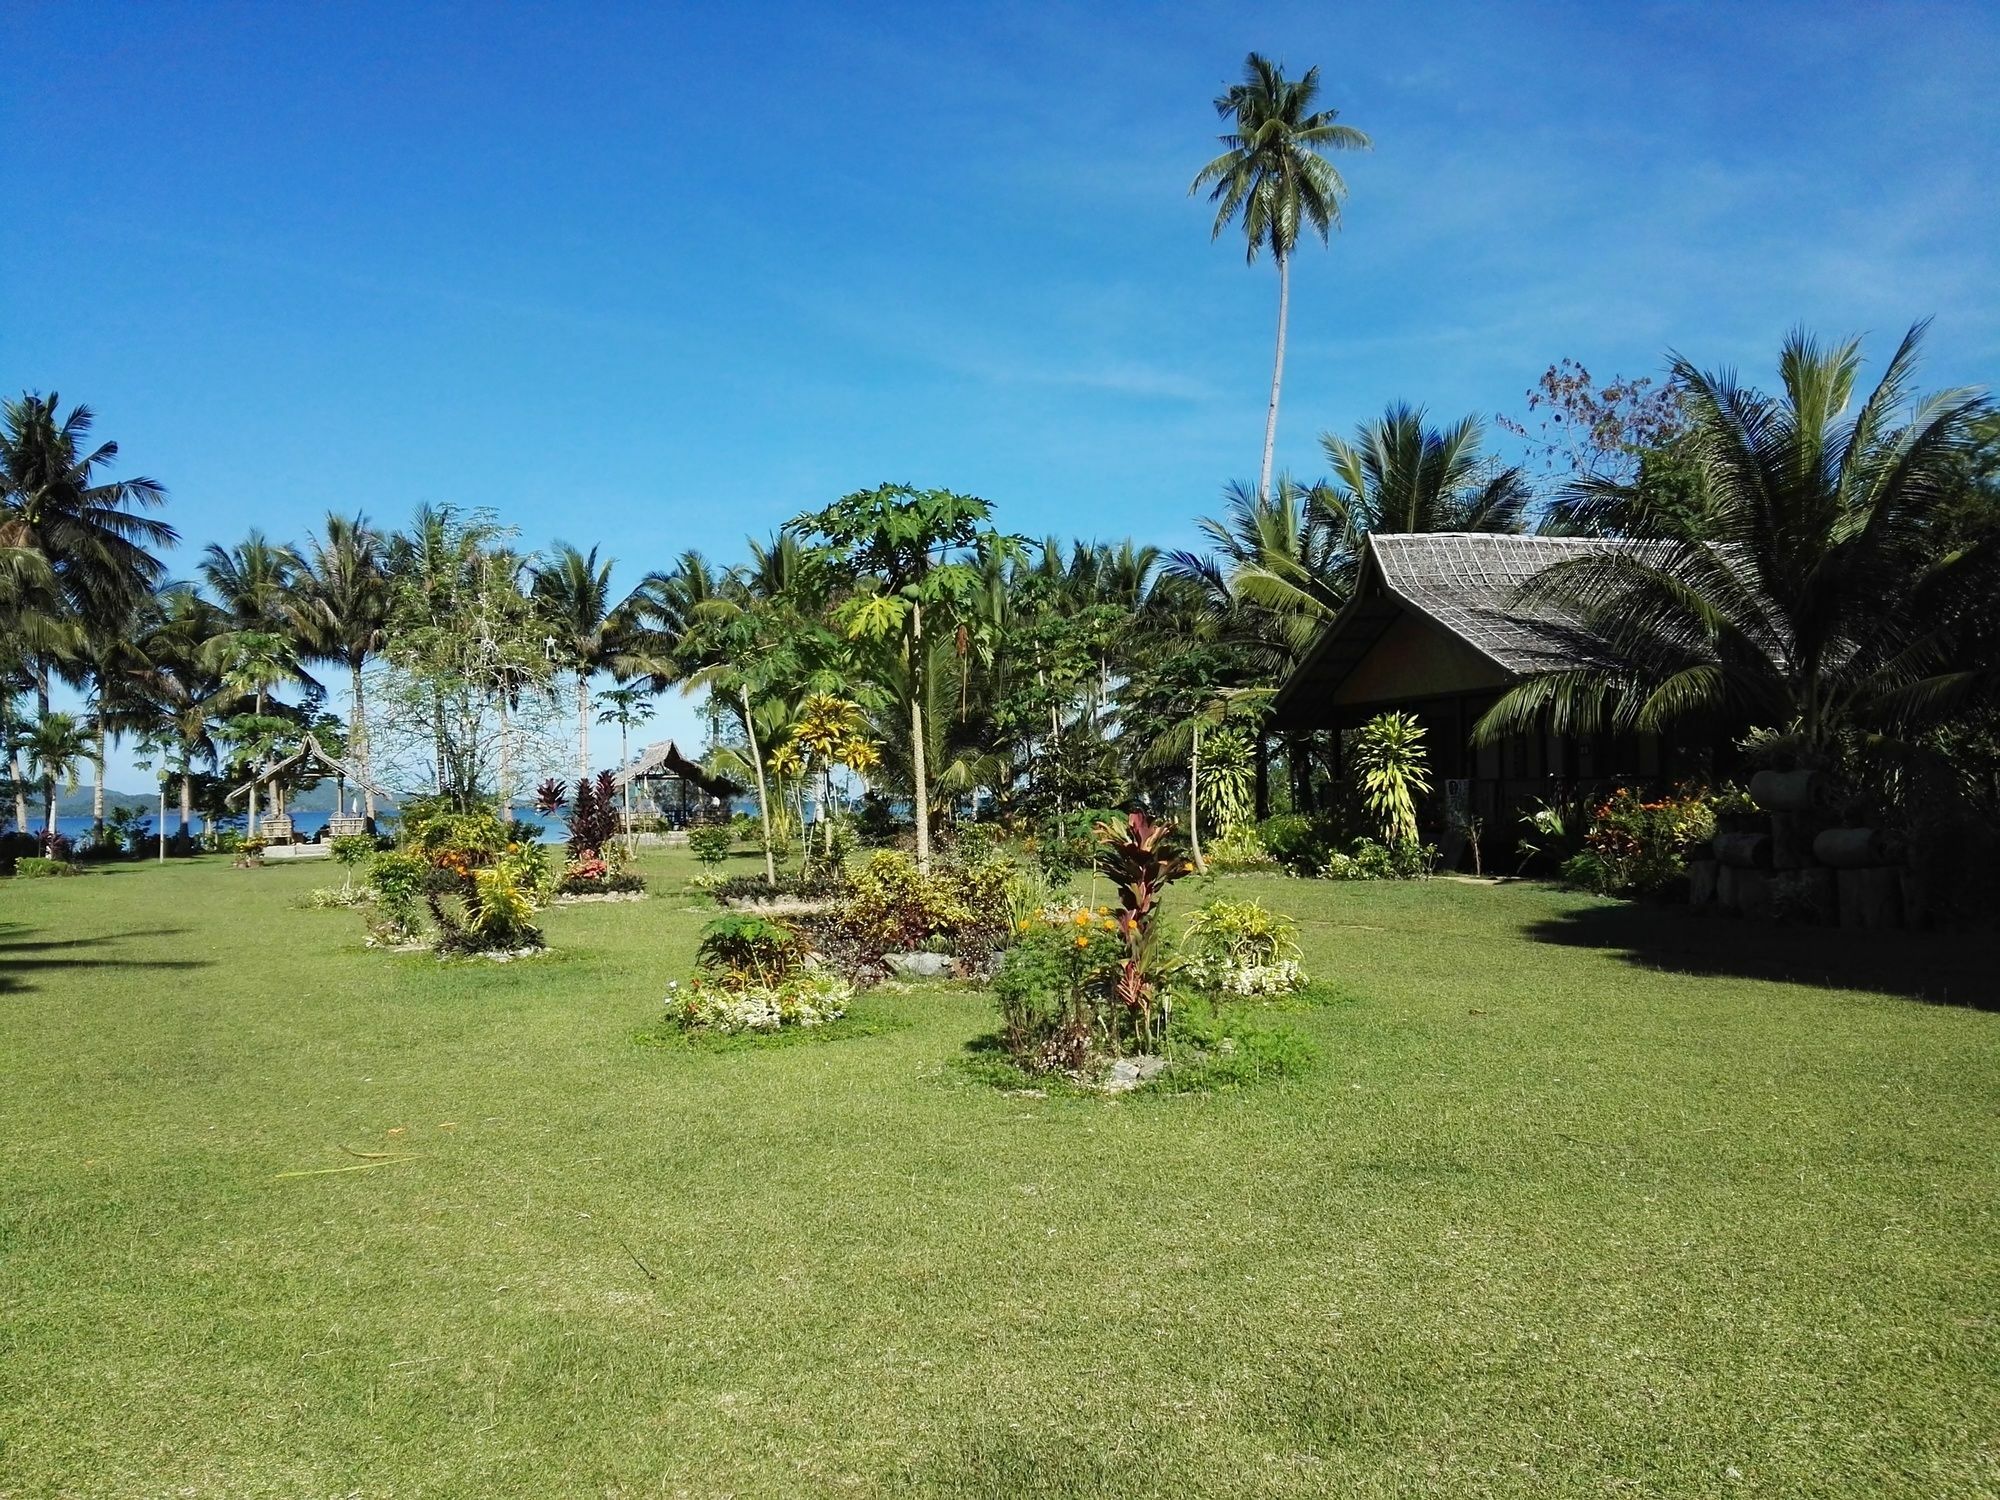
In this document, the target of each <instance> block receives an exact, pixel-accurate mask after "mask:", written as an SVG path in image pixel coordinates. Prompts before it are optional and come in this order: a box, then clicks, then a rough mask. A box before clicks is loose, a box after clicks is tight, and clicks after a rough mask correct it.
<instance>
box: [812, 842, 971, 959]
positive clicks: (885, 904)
mask: <svg viewBox="0 0 2000 1500" xmlns="http://www.w3.org/2000/svg"><path fill="white" fill-rule="evenodd" d="M1009 873H1010V867H1009V866H1008V865H1007V863H1006V861H1004V860H1000V859H982V860H980V861H977V862H975V863H972V864H960V863H957V862H956V861H952V860H939V861H937V862H936V863H934V864H933V866H932V869H931V873H930V874H928V875H926V874H924V873H923V872H922V871H921V870H919V869H918V868H917V862H916V861H915V860H914V859H912V858H911V857H910V856H909V855H907V854H901V853H898V852H895V851H893V850H887V849H884V850H880V851H878V852H876V853H875V854H872V855H870V856H869V857H868V859H867V860H866V862H864V863H863V864H862V866H861V867H860V868H859V869H858V870H855V871H854V872H852V873H851V874H850V875H849V877H848V884H847V890H846V893H845V895H843V896H842V897H841V899H840V903H839V905H838V907H837V908H836V909H835V912H834V922H835V925H836V926H838V927H839V929H840V930H841V931H842V932H843V933H845V934H846V935H847V936H849V937H850V938H853V939H855V940H856V941H858V942H860V943H862V944H864V945H866V946H867V947H869V948H870V949H872V950H873V951H874V952H875V953H877V954H882V953H914V952H918V951H921V950H923V949H924V948H926V947H927V946H928V945H930V944H931V943H932V942H933V940H935V939H939V938H946V939H950V940H951V942H952V950H953V951H954V952H956V953H958V954H960V955H961V956H962V957H968V958H973V957H978V956H980V955H983V954H987V953H991V952H992V951H993V950H994V949H996V948H998V947H1000V946H1001V945H1002V944H1003V943H1005V942H1006V940H1007V928H1008V922H1009V920H1010V918H1009V911H1008V905H1007V877H1008V874H1009Z"/></svg>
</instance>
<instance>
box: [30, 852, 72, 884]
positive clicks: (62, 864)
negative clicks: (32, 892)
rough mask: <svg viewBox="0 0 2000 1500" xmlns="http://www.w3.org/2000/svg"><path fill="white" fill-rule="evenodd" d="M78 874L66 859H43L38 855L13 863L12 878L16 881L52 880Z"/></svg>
mask: <svg viewBox="0 0 2000 1500" xmlns="http://www.w3.org/2000/svg"><path fill="white" fill-rule="evenodd" d="M77 873H79V872H78V870H77V868H76V866H75V865H73V864H71V863H70V862H69V861H68V860H66V859H44V858H42V857H41V856H40V855H30V856H28V857H27V858H26V859H20V860H16V861H15V862H14V876H15V878H16V879H17V880H54V879H60V878H61V877H63V876H66V875H75V874H77Z"/></svg>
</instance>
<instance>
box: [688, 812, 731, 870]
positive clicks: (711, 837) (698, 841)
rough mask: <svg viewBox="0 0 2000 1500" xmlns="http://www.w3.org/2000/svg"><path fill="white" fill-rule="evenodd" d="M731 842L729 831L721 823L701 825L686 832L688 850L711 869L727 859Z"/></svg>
mask: <svg viewBox="0 0 2000 1500" xmlns="http://www.w3.org/2000/svg"><path fill="white" fill-rule="evenodd" d="M731 842H732V836H731V834H730V831H729V829H728V828H727V827H726V826H725V825H723V824H721V823H702V824H699V825H697V826H696V827H693V828H690V829H689V830H688V849H689V850H690V851H691V852H692V853H693V855H694V857H695V858H696V859H698V860H700V861H701V862H702V864H703V865H705V866H707V867H709V868H711V869H713V868H714V867H715V866H716V865H719V864H721V863H722V862H723V860H725V859H727V858H728V857H729V846H730V843H731Z"/></svg>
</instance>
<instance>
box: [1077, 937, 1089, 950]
mask: <svg viewBox="0 0 2000 1500" xmlns="http://www.w3.org/2000/svg"><path fill="white" fill-rule="evenodd" d="M1076 945H1077V947H1079V948H1088V947H1089V946H1090V939H1089V938H1087V937H1079V938H1078V939H1077V940H1076Z"/></svg>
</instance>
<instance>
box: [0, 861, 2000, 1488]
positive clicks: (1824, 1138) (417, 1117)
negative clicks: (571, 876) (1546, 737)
mask: <svg viewBox="0 0 2000 1500" xmlns="http://www.w3.org/2000/svg"><path fill="white" fill-rule="evenodd" d="M662 873H666V872H665V867H664V866H660V865H656V866H655V874H656V875H659V874H662ZM684 873H685V869H684V868H682V867H678V866H677V867H675V868H674V869H673V870H672V872H671V874H669V875H668V878H667V879H666V880H665V881H664V882H663V883H665V884H672V883H674V882H675V880H676V879H677V878H678V876H680V875H682V874H684ZM335 878H337V876H336V873H335V872H333V871H330V870H328V869H327V868H326V867H324V866H318V867H311V868H306V869H286V868H271V869H266V870H261V871H254V872H253V871H239V870H233V869H230V868H228V867H227V865H226V864H224V863H222V862H219V861H202V862H199V863H197V864H194V865H189V866H172V867H168V868H164V869H161V868H155V867H151V866H139V867H131V868H123V869H118V870H114V871H109V872H103V873H97V874H92V875H90V876H88V877H87V878H84V879H78V880H71V881H39V882H25V881H13V882H5V883H0V1082H4V1087H0V1153H4V1154H0V1495H5V1496H10V1497H12V1496H28V1495H37V1496H39V1495H88V1496H122V1495H131V1496H138V1495H146V1496H166V1495H173V1496H182V1495H193V1496H224V1495H227V1496H249V1495H271V1496H346V1495H350V1494H352V1495H361V1496H371V1497H372V1496H397V1497H411V1496H498V1495H520V1496H553V1495H593V1496H640V1495H649V1496H650V1495H700V1496H711V1495H771V1496H793V1495H804V1494H818V1493H834V1494H857V1495H870V1494H896V1493H906V1492H907V1493H918V1494H945V1495H985V1496H994V1497H1015V1496H1037V1495H1065V1496H1070V1495H1073V1496H1098V1495H1188V1496H1219V1495H1257V1496H1266V1495H1298V1496H1322V1495H1331V1494H1339V1495H1370V1496H1372V1495H1384V1496H1387V1495H1417V1494H1423V1495H1431V1494H1435V1495H1453V1496H1457V1495H1484V1494H1495V1495H1560V1496H1572V1495H1623V1494H1635V1495H1737V1494H1741V1495H1859V1494H1871V1495H1874V1494H1894V1495H1911V1496H1925V1497H1940V1496H1971V1495H1980V1494H1993V1493H1996V1492H2000V1414H1997V1413H2000V1327H1996V1318H2000V1286H1996V1273H1995V1266H1996V1262H1997V1261H2000V1213H1996V1194H1995V1187H1996V1163H2000V1014H1993V1013H1988V1012H1985V1011H1982V1010H1980V1009H1977V1008H1974V1007H1972V1006H1969V1005H1961V1004H1928V1003H1924V1002H1923V1001H1921V1000H1919V999H1917V998H1914V996H1915V994H1916V993H1917V992H1918V991H1923V992H1927V993H1930V994H1934V995H1943V996H1946V997H1948V998H1950V999H1952V1000H1955V1001H1976V1000H1980V999H1986V1000H1992V999H1994V998H1995V997H1996V994H2000V978H1996V977H1995V973H1994V954H1993V952H1992V950H1991V947H1990V945H1988V946H1984V947H1982V946H1981V945H1979V944H1976V943H1974V942H1973V941H1971V940H1962V941H1957V942H1952V943H1936V944H1932V945H1921V944H1916V943H1913V942H1912V941H1910V940H1908V939H1904V938H1893V939H1883V938H1875V939H1866V940H1864V939H1862V938H1860V937H1857V936H1854V935H1849V936H1848V937H1846V938H1845V939H1843V936H1842V935H1841V934H1838V933H1834V934H1826V933H1799V932H1777V933H1772V932H1761V933H1760V932H1750V931H1748V930H1746V929H1743V928H1740V927H1735V926H1728V925H1724V924H1715V923H1702V922H1699V921H1696V920H1694V919H1692V918H1689V917H1686V916H1685V915H1682V914H1678V913H1672V912H1650V911H1638V910H1632V909H1628V908H1622V907H1616V906H1611V905H1608V904H1605V903H1599V902H1595V901H1591V900H1588V899H1586V898H1579V897H1573V896H1568V895H1563V894H1559V893H1556V892H1552V891H1548V890H1544V889H1541V888H1537V887H1527V886H1517V887H1510V888H1501V889H1492V888H1485V887H1477V886H1472V885H1469V884H1460V883H1455V882H1443V881H1439V882H1433V883H1430V884H1427V885H1421V886H1374V887H1366V886H1329V885H1323V884H1317V883H1312V884H1308V883H1286V882H1278V881H1254V882H1243V883H1240V884H1238V883H1232V886H1231V889H1232V893H1241V892H1242V891H1243V890H1244V889H1246V888H1247V889H1250V890H1254V891H1255V893H1256V894H1258V895H1261V896H1263V897H1265V898H1266V899H1267V900H1269V901H1271V902H1273V903H1274V904H1277V905H1280V906H1282V907H1284V908H1285V909H1287V910H1290V911H1292V912H1294V913H1295V914H1296V915H1298V916H1299V917H1300V918H1301V920H1302V922H1303V923H1304V935H1305V942H1306V948H1307V957H1308V960H1309V967H1310V968H1311V969H1312V971H1313V972H1314V973H1315V974H1316V975H1322V976H1325V977H1328V978H1331V979H1333V980H1335V981H1337V982H1338V983H1339V984H1340V985H1341V986H1342V987H1343V988H1344V989H1345V990H1346V991H1348V992H1350V993H1351V994H1352V996H1353V997H1354V999H1353V1000H1352V1002H1351V1003H1348V1004H1344V1005H1338V1006H1328V1007H1324V1008H1321V1009H1317V1010H1315V1011H1313V1012H1311V1013H1310V1014H1308V1015H1307V1016H1305V1017H1304V1018H1303V1020H1302V1022H1301V1024H1302V1025H1304V1026H1306V1027H1308V1028H1309V1029H1310V1030H1311V1031H1312V1032H1313V1033H1314V1035H1315V1037H1316V1039H1317V1042H1318V1045H1319V1048H1320V1052H1321V1060H1320V1063H1319V1065H1318V1067H1317V1068H1316V1069H1315V1070H1314V1071H1313V1072H1312V1073H1311V1074H1310V1075H1309V1076H1307V1077H1306V1078H1304V1079H1303V1080H1301V1081H1298V1082H1296V1083H1289V1084H1282V1085H1270V1086H1265V1087H1261V1088H1257V1089H1252V1090H1247V1091H1243V1092H1239V1093H1227V1094H1219V1095H1207V1096H1194V1097H1180V1098H1145V1097H1141V1098H1136V1099H1131V1100H1127V1101H1124V1102H1102V1101H1097V1100H1087V1099H1081V1100H1080V1099H1061V1098H1054V1099H1035V1098H1025V1097H1017V1096H1010V1095H1007V1094H1004V1093H1001V1092H999V1091H997V1090H994V1089H991V1088H988V1087H985V1086H982V1085H979V1084H975V1083H973V1082H970V1081H969V1080H968V1079H967V1078H966V1076H965V1075H964V1074H963V1073H962V1072H961V1071H960V1070H959V1069H957V1068H955V1067H954V1066H953V1065H952V1064H953V1059H954V1058H955V1057H957V1056H958V1055H959V1054H960V1052H961V1049H962V1048H963V1047H964V1045H965V1043H966V1042H967V1041H968V1040H969V1039H970V1038H972V1037H974V1036H975V1035H977V1034H979V1033H980V1032H981V1031H982V1030H983V1029H985V1028H986V1026H987V1025H988V1017H987V1013H986V1009H985V1006H984V1004H983V1003H982V1001H981V999H980V998H979V997H978V996H976V995H973V994H970V993H967V992H963V991H954V990H949V989H945V990H931V991H929V992H921V991H920V992H912V993H907V994H902V995H894V996H885V997H881V998H879V999H872V1000H870V1001H868V1002H866V1004H867V1006H868V1008H869V1010H870V1013H871V1014H874V1015H877V1016H887V1017H891V1018H893V1019H896V1020H899V1021H902V1022H905V1023H907V1024H905V1025H902V1026H901V1027H900V1028H898V1029H892V1030H888V1031H886V1032H883V1033H882V1034H878V1035H872V1036H863V1037H857V1038H854V1039H850V1040H844V1041H839V1042H827V1043H824V1044H819V1045H803V1046H790V1047H783V1048H769V1049H760V1050H749V1051H733V1052H723V1053H702V1052H689V1051H686V1050H681V1049H673V1048H661V1047H643V1046H638V1045H635V1044H634V1040H633V1039H634V1035H635V1033H637V1032H639V1031H641V1030H642V1029H643V1028H645V1027H646V1026H648V1025H649V1024H650V1023H651V1021H652V1019H653V1015H654V1012H655V1011H656V1010H657V1008H658V1005H659V996H660V993H661V991H662V988H663V986H664V983H665V981H666V980H667V979H668V978H669V977H672V976H674V975H676V974H679V973H682V972H684V971H685V966H686V964H687V962H688V960H689V957H690V955H691V952H692V948H693V938H694V933H695V931H696V929H697V927H698V926H699V924H700V922H701V921H702V914H701V913H700V912H699V911H698V910H693V909H690V908H691V903H690V902H689V901H687V900H686V899H684V898H680V897H675V896H667V897H664V898H661V899H655V900H652V901H649V902H647V903H645V904H644V905H638V906H596V907H581V908H574V909H569V910H563V911H559V912H556V913H553V914H552V915H551V916H550V918H549V920H548V923H547V925H548V930H549V933H550V936H551V939H552V941H553V942H554V943H555V944H556V945H558V947H559V949H560V950H561V951H560V953H559V954H558V955H557V956H554V957H550V958H546V959H539V960H534V961H530V962H524V963H516V964H511V965H506V966H498V967H496V966H493V965H489V964H485V963H468V964H462V965H456V966H441V965H439V964H437V963H436V962H434V961H431V960H429V959H425V958H421V957H400V958H398V957H389V956H385V955H382V954H377V953H370V952H366V951H364V950H363V949H361V947H360V946H359V941H358V939H359V927H360V924H359V921H358V919H357V918H356V917H355V916H354V915H353V914H352V913H348V912H339V911H326V912H318V911H304V910H298V909H294V908H293V907H292V905H291V902H292V901H293V899H294V898H295V897H296V896H297V895H298V894H299V893H300V892H301V891H303V890H304V889H306V888H307V887H309V886H311V885H313V884H317V883H322V882H327V881H330V880H332V879H335ZM1811 978H1819V979H1822V980H1823V981H1824V985H1823V986H1820V987H1816V986H1814V985H1812V984H1809V983H1804V982H1799V981H1800V980H1803V979H1811ZM1982 990H1983V993H1982ZM342 1148H347V1150H351V1151H355V1152H380V1151H399V1152H408V1153H412V1154H413V1155H412V1159H409V1160H403V1161H396V1162H392V1163H389V1164H387V1165H382V1166H374V1167H368V1168H367V1169H365V1170H361V1171H350V1172H341V1173H334V1174H326V1175H317V1176H289V1177H288V1176H283V1175H281V1174H285V1173H297V1172H301V1171H307V1170H310V1169H315V1168H324V1167H338V1166H358V1165H361V1164H362V1159H361V1158H357V1157H354V1156H350V1155H347V1154H345V1153H344V1151H343V1149H342Z"/></svg>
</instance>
